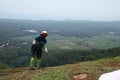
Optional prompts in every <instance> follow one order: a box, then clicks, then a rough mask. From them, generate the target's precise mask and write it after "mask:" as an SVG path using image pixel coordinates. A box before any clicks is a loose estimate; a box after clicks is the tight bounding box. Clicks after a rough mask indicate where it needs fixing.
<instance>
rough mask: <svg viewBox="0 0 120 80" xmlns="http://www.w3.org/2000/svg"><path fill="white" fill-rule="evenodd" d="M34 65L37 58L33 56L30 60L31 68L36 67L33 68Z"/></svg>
mask: <svg viewBox="0 0 120 80" xmlns="http://www.w3.org/2000/svg"><path fill="white" fill-rule="evenodd" d="M34 65H35V58H34V57H31V60H30V68H31V69H34V68H33V67H34Z"/></svg>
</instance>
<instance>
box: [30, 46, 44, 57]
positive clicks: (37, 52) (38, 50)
mask: <svg viewBox="0 0 120 80" xmlns="http://www.w3.org/2000/svg"><path fill="white" fill-rule="evenodd" d="M42 49H43V46H42V45H39V44H32V45H31V52H32V56H33V57H37V58H38V59H40V58H41V56H42Z"/></svg>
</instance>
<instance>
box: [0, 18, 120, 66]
mask: <svg viewBox="0 0 120 80" xmlns="http://www.w3.org/2000/svg"><path fill="white" fill-rule="evenodd" d="M119 26H120V23H119V21H114V22H94V21H42V20H41V21H32V20H6V19H1V20H0V62H1V63H5V64H7V65H9V66H10V67H20V66H28V65H29V60H30V57H31V52H30V47H31V42H32V41H33V39H34V38H35V36H37V35H38V33H39V31H42V30H47V31H48V32H49V36H48V38H47V40H48V43H47V45H46V46H47V48H48V50H49V54H48V55H45V54H44V55H43V58H42V62H41V64H42V66H43V67H44V66H56V65H63V64H68V63H75V62H79V61H88V60H96V59H100V58H103V57H104V56H107V57H109V55H108V54H106V52H108V51H109V49H110V48H111V49H113V48H114V47H119V46H120V36H119V34H120V27H119ZM25 30H36V31H38V32H37V33H31V32H27V31H25ZM107 49H108V50H107ZM118 50H119V49H118ZM118 52H119V51H118ZM113 53H114V52H113ZM118 54H119V53H115V56H117V55H118ZM111 56H114V55H112V53H111Z"/></svg>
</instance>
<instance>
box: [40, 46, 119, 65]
mask: <svg viewBox="0 0 120 80" xmlns="http://www.w3.org/2000/svg"><path fill="white" fill-rule="evenodd" d="M54 53H57V54H49V55H44V56H43V58H42V62H41V65H42V67H45V66H57V65H64V64H70V63H76V62H82V61H93V60H97V59H103V58H110V57H115V56H119V55H120V47H117V48H111V49H108V50H89V51H88V50H86V51H81V50H61V51H60V52H59V51H55V52H54Z"/></svg>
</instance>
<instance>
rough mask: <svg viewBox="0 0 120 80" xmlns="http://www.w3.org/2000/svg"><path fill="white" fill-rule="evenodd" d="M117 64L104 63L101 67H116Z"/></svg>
mask: <svg viewBox="0 0 120 80" xmlns="http://www.w3.org/2000/svg"><path fill="white" fill-rule="evenodd" d="M118 64H119V62H118V61H110V62H106V63H104V64H103V65H104V66H106V67H117V66H118Z"/></svg>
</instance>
